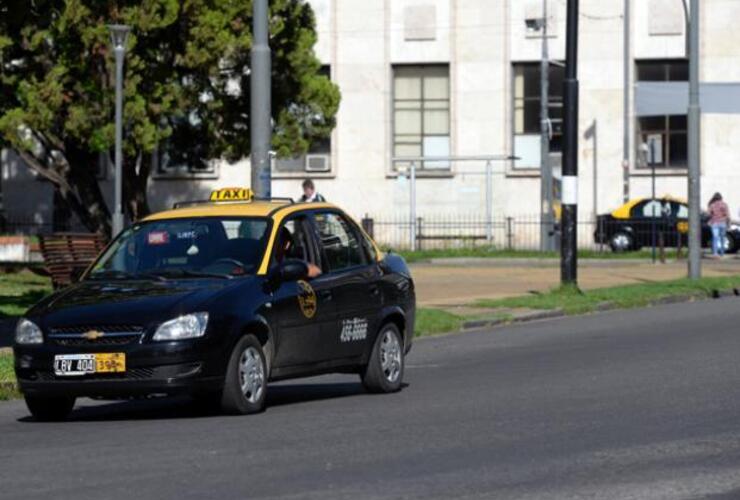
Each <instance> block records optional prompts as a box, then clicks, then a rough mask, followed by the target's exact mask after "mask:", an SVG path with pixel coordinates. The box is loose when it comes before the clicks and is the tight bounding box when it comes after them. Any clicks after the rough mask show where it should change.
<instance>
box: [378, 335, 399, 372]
mask: <svg viewBox="0 0 740 500" xmlns="http://www.w3.org/2000/svg"><path fill="white" fill-rule="evenodd" d="M401 363H402V356H401V344H400V342H399V341H398V337H397V336H396V334H395V333H394V332H393V330H386V331H385V332H383V337H382V339H381V341H380V365H381V367H382V369H383V374H384V375H385V379H386V380H387V381H388V382H390V383H394V382H396V381H397V380H398V377H399V376H400V375H401Z"/></svg>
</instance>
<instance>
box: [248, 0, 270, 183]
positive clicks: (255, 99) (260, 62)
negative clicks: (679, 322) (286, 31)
mask: <svg viewBox="0 0 740 500" xmlns="http://www.w3.org/2000/svg"><path fill="white" fill-rule="evenodd" d="M267 10H268V9H267V0H254V3H253V12H252V23H253V27H252V34H253V36H252V59H251V63H252V67H251V68H250V69H251V75H250V85H251V96H250V99H251V102H250V129H251V130H250V135H251V147H252V157H251V164H252V175H251V180H252V190H253V191H254V194H255V195H256V196H259V197H262V198H269V197H270V196H271V195H272V186H271V184H272V179H271V172H270V140H271V138H272V124H271V116H272V112H271V108H270V99H271V97H270V94H271V88H270V87H271V71H272V70H271V67H272V61H271V57H270V46H269V41H268V31H269V25H268V12H267Z"/></svg>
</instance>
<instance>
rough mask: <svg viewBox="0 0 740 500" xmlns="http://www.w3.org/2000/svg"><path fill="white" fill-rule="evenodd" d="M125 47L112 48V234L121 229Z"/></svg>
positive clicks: (114, 234)
mask: <svg viewBox="0 0 740 500" xmlns="http://www.w3.org/2000/svg"><path fill="white" fill-rule="evenodd" d="M125 50H126V48H125V47H124V46H123V45H116V46H115V47H114V49H113V52H114V54H115V58H116V146H115V181H114V191H115V194H114V208H113V225H112V228H111V229H112V233H113V234H112V236H113V237H115V236H116V235H117V234H118V233H120V232H121V231H122V230H123V225H124V224H123V179H122V176H123V174H122V168H121V162H122V156H123V153H122V148H123V146H122V143H123V56H124V53H125Z"/></svg>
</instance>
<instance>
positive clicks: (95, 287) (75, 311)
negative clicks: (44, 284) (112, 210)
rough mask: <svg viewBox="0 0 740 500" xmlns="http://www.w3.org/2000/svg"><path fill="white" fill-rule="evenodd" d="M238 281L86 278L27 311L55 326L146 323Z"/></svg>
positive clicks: (189, 308)
mask: <svg viewBox="0 0 740 500" xmlns="http://www.w3.org/2000/svg"><path fill="white" fill-rule="evenodd" d="M236 281H241V280H224V279H213V280H211V279H188V280H166V281H164V280H163V281H145V280H142V281H138V280H137V281H115V282H97V281H84V282H81V283H78V284H75V285H72V286H70V287H68V288H65V289H64V290H61V291H59V292H57V293H55V294H53V295H51V296H49V297H47V298H46V299H45V300H43V301H42V302H40V303H38V304H37V305H36V306H34V307H33V308H32V309H31V310H30V311H29V312H28V314H27V315H28V316H29V317H34V318H38V319H39V320H40V321H41V322H42V324H43V325H45V326H55V327H57V326H71V325H91V326H94V325H100V324H117V323H135V324H138V325H142V326H146V325H148V324H151V323H159V322H162V321H164V320H167V319H169V318H171V317H175V316H177V315H180V314H186V313H188V312H193V311H194V310H196V309H197V308H199V307H203V308H206V307H207V305H208V303H209V302H210V301H211V300H214V299H215V297H217V296H218V295H220V292H222V291H224V290H225V289H227V288H229V287H232V286H235V285H236V283H235V282H236Z"/></svg>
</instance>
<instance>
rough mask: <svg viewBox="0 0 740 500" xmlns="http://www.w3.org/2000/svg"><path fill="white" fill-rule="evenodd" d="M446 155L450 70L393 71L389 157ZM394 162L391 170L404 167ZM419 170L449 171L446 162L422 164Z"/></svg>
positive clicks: (404, 68) (399, 68)
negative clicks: (391, 136) (391, 149)
mask: <svg viewBox="0 0 740 500" xmlns="http://www.w3.org/2000/svg"><path fill="white" fill-rule="evenodd" d="M449 155H450V70H449V66H447V65H444V66H442V65H435V66H395V67H394V68H393V156H396V157H421V156H423V157H429V156H437V157H439V156H449ZM407 165H408V162H397V163H396V164H395V165H394V167H395V168H396V169H397V168H399V167H404V166H407ZM417 167H418V168H420V169H422V170H429V171H433V170H449V168H450V162H449V161H425V162H421V163H419V164H417Z"/></svg>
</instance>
